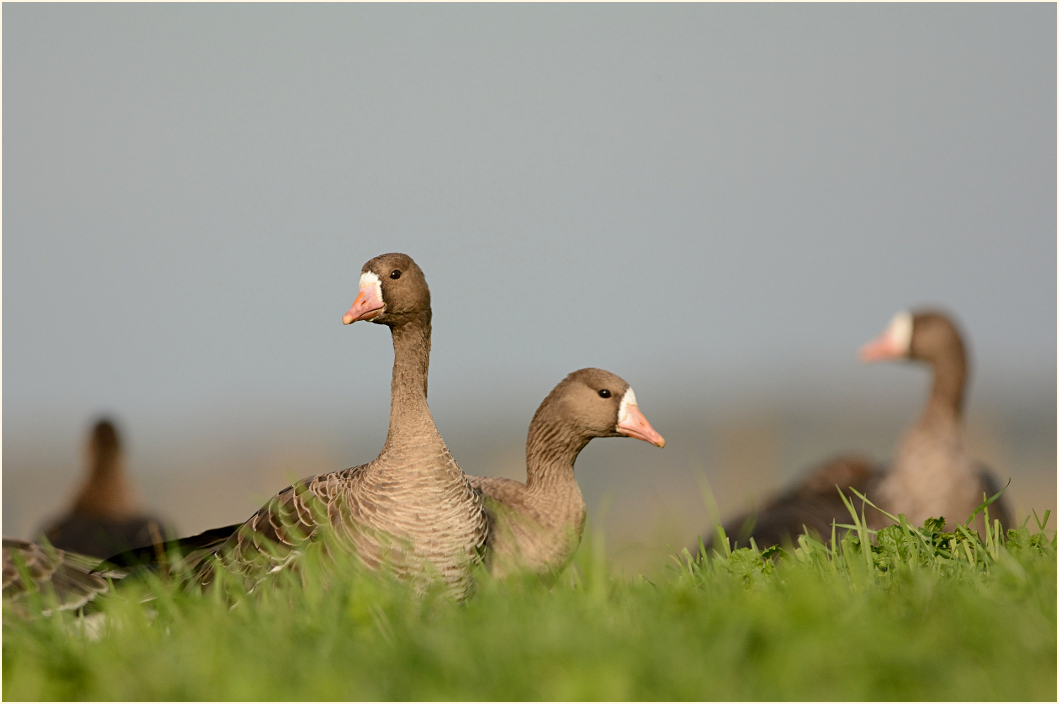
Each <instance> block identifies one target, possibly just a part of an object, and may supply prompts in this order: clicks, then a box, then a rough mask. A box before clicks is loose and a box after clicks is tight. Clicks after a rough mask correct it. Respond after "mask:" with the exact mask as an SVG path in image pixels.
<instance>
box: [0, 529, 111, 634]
mask: <svg viewBox="0 0 1059 704" xmlns="http://www.w3.org/2000/svg"><path fill="white" fill-rule="evenodd" d="M3 560H4V568H3V596H4V601H6V602H7V603H8V604H10V605H11V607H12V608H13V609H14V610H15V612H16V613H19V614H22V615H25V614H26V613H28V606H29V605H28V601H29V599H30V597H31V595H33V594H35V593H37V594H40V595H41V597H42V602H41V604H42V606H44V607H46V610H47V608H50V607H51V606H53V605H54V606H56V607H57V608H58V609H59V610H60V611H66V610H73V609H79V608H81V607H82V606H84V605H85V604H87V603H88V602H89V601H91V600H92V599H95V598H96V597H97V596H99V595H100V594H105V593H106V592H107V591H108V590H109V589H110V584H109V582H108V581H107V580H108V579H109V578H120V577H121V576H122V575H121V574H118V573H112V572H110V571H108V570H106V569H101V570H97V571H95V572H93V569H95V568H97V567H98V566H99V560H97V559H95V558H93V557H87V556H85V555H77V554H74V553H69V552H65V551H63V550H58V549H56V548H54V547H50V546H45V545H38V544H37V543H30V542H27V541H24V540H11V539H9V538H4V540H3ZM51 599H54V601H51Z"/></svg>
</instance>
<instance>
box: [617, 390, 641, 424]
mask: <svg viewBox="0 0 1059 704" xmlns="http://www.w3.org/2000/svg"><path fill="white" fill-rule="evenodd" d="M635 405H637V404H636V394H634V393H633V391H632V387H631V386H630V387H629V390H628V391H626V392H625V395H624V396H622V397H621V405H620V406H618V423H619V424H621V423H624V422H625V419H626V418H628V417H629V410H628V409H629V406H635Z"/></svg>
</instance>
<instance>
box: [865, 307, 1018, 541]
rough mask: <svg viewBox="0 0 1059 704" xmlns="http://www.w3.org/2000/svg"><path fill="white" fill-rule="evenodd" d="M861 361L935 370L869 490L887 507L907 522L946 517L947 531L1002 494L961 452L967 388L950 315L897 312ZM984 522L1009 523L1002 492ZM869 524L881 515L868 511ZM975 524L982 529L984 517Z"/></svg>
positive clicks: (963, 355)
mask: <svg viewBox="0 0 1059 704" xmlns="http://www.w3.org/2000/svg"><path fill="white" fill-rule="evenodd" d="M860 357H861V359H862V360H863V361H865V362H880V361H889V360H908V361H916V362H923V363H926V364H928V365H930V366H931V367H932V368H933V370H934V382H933V384H932V385H931V389H930V396H929V398H928V400H927V405H926V408H925V409H924V410H923V414H922V415H921V416H920V418H919V420H918V421H916V423H915V424H914V425H913V426H912V427H911V428H910V429H909V430H908V432H907V433H906V434H905V436H904V439H903V440H902V441H901V444H900V446H899V447H898V449H897V455H896V457H895V458H894V461H893V464H892V466H891V467H890V470H889V471H888V472H886V473H885V474H884V475H882V476H880V477H879V479H878V487H877V488H876V489H875V491H874V494H875V496H876V497H877V499H878V501H877V503H878V505H879V506H881V507H882V508H884V509H885V510H886V511H887V512H889V513H892V514H894V515H897V514H899V513H901V514H904V515H905V516H906V517H907V518H908V520H909V522H910V523H911V524H912V525H916V526H918V525H921V524H922V523H923V521H925V520H926V519H928V518H945V519H946V521H947V523H946V527H947V528H949V529H950V530H951V529H952V528H953V526H954V525H955V524H956V523H962V522H964V521H965V520H967V518H968V517H969V516H970V515H971V513H972V512H973V511H974V510H975V509H976V508H977V507H978V506H979V505H980V504H981V503H982V500H983V499H982V496H983V494H984V495H985V496H987V497H988V496H992V495H993V494H996V493H997V492H998V491H1000V486H1001V485H1000V482H998V481H997V479H996V477H995V476H994V475H993V474H992V473H991V472H990V471H989V470H988V469H986V468H985V467H983V466H981V465H979V464H977V463H975V462H974V461H973V460H972V459H971V457H970V456H969V455H968V454H967V446H966V445H967V443H966V440H965V438H964V429H963V402H964V395H965V393H966V388H967V378H968V367H969V362H968V359H967V357H968V355H967V351H966V347H965V345H964V341H963V336H962V335H961V334H960V331H959V329H958V328H957V326H956V324H955V323H954V322H953V321H952V319H951V318H950V317H949V316H948V315H946V314H944V313H941V312H939V311H936V310H920V311H917V312H910V311H902V312H900V313H898V314H897V315H895V316H894V317H893V320H892V321H891V322H890V325H889V326H887V328H886V330H885V331H884V332H883V333H882V335H880V336H879V337H878V338H876V339H874V340H872V341H871V342H869V343H867V344H866V345H864V346H863V347H862V348H861V350H860ZM989 515H990V519H993V518H997V519H999V520H1000V523H1001V525H1002V526H1005V527H1006V526H1008V525H1010V524H1011V512H1010V510H1009V507H1008V505H1007V502H1006V501H1005V500H1004V499H1003V497H1001V498H1000V499H998V500H997V501H995V502H993V504H991V505H990V506H989ZM872 523H874V524H876V525H886V519H885V517H884V516H882V515H881V514H879V513H878V512H872ZM974 527H975V529H976V530H977V531H978V532H979V533H980V534H981V533H982V531H983V528H984V527H985V521H984V516H983V514H979V515H978V516H977V517H976V518H975V522H974Z"/></svg>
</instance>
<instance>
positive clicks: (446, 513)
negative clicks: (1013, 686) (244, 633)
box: [198, 254, 487, 598]
mask: <svg viewBox="0 0 1059 704" xmlns="http://www.w3.org/2000/svg"><path fill="white" fill-rule="evenodd" d="M357 320H371V321H372V322H375V323H379V324H382V325H386V326H388V327H389V328H390V331H391V333H392V336H393V347H394V365H393V382H392V386H391V406H390V427H389V432H388V434H387V436H386V444H385V445H384V446H383V449H382V452H381V453H380V454H379V456H378V457H377V458H375V459H374V460H372V461H371V462H369V463H367V464H364V465H360V466H359V467H353V468H351V469H346V470H342V471H339V472H331V473H330V474H322V475H319V476H312V477H307V478H306V479H303V480H302V481H301V482H299V483H298V484H296V485H294V486H291V487H287V488H286V489H284V490H283V491H281V492H280V493H279V494H277V495H276V496H275V497H274V498H273V499H272V500H271V501H269V502H268V504H266V505H265V506H264V507H263V508H262V509H261V510H260V511H258V512H257V513H255V514H254V515H253V516H251V517H250V519H249V520H247V521H246V522H245V523H244V524H243V525H242V526H241V527H240V528H239V530H238V531H237V533H236V534H235V535H233V536H232V537H231V538H229V539H228V540H226V541H225V542H224V543H223V544H222V545H221V546H220V547H219V548H217V549H216V552H217V554H218V556H219V557H220V558H221V560H222V561H223V562H224V563H225V564H226V565H227V566H228V568H229V569H231V570H233V571H235V572H237V573H242V574H243V575H245V577H246V582H247V585H248V586H250V587H253V585H254V584H256V582H257V581H258V580H260V578H261V577H262V576H263V575H264V574H266V573H267V572H270V571H275V570H276V569H280V568H285V567H287V566H290V565H291V564H292V563H293V562H296V561H297V559H298V557H299V556H300V555H301V554H302V552H303V550H302V548H304V544H305V542H306V541H309V540H317V539H321V538H324V537H328V538H329V539H330V540H331V541H333V542H328V543H327V545H328V546H329V549H336V550H342V551H348V552H352V553H354V554H355V555H356V556H357V557H359V559H360V560H361V561H362V562H363V563H364V564H365V565H366V566H368V567H369V568H373V569H374V568H378V567H380V566H382V565H384V564H385V565H386V566H387V567H388V568H390V569H392V570H393V572H394V574H396V575H397V576H399V577H401V578H404V579H407V580H409V581H411V582H412V583H413V584H415V585H416V586H417V587H420V586H422V587H425V586H426V584H428V583H430V582H433V581H436V580H439V579H440V580H441V582H443V583H444V584H446V585H447V586H448V588H449V590H450V591H451V593H452V594H454V595H455V596H456V597H458V598H462V597H464V596H466V595H467V594H469V593H470V591H471V589H472V586H473V585H472V580H471V572H470V569H471V565H472V563H473V562H475V561H476V560H477V559H478V551H479V550H480V549H481V547H482V546H483V545H484V543H485V537H486V530H487V526H486V516H485V512H484V510H483V508H482V502H481V498H480V497H479V495H478V494H477V493H476V492H474V491H473V490H472V489H471V486H470V484H469V483H468V481H467V477H466V476H465V475H464V473H463V471H462V470H461V469H460V467H459V465H457V464H456V462H455V460H453V458H452V455H451V454H449V450H448V448H447V447H446V446H445V442H444V441H443V440H442V439H441V435H440V434H439V433H438V430H437V427H436V426H435V425H434V419H433V417H432V416H431V414H430V409H429V408H428V406H427V371H428V366H429V361H430V332H431V324H430V322H431V309H430V290H429V288H428V287H427V283H426V278H425V277H424V276H423V272H422V271H421V270H420V268H419V267H418V266H417V265H416V263H415V262H414V261H412V259H411V258H410V257H408V256H407V255H405V254H384V255H381V256H379V257H376V258H374V259H372V260H371V261H369V262H368V263H367V264H365V265H364V267H363V269H362V276H361V289H360V294H359V295H358V296H357V300H356V301H355V302H354V304H353V307H352V308H351V309H350V311H349V313H347V314H346V316H345V317H344V318H343V322H345V323H352V322H355V321H357ZM325 534H326V535H325ZM198 580H199V581H200V582H201V583H203V584H207V583H209V582H210V581H212V568H211V567H210V566H209V564H207V565H206V566H205V567H204V568H203V570H202V571H201V573H200V574H199V575H198Z"/></svg>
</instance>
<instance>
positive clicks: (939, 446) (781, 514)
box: [707, 310, 1011, 547]
mask: <svg viewBox="0 0 1059 704" xmlns="http://www.w3.org/2000/svg"><path fill="white" fill-rule="evenodd" d="M860 357H861V359H862V360H863V361H865V362H878V361H884V360H911V361H918V362H925V363H927V364H929V365H931V367H932V368H933V371H934V382H933V385H932V387H931V391H930V396H929V398H928V400H927V405H926V408H925V410H924V411H923V415H922V416H921V417H920V419H919V420H918V421H917V422H916V423H915V425H913V426H912V428H911V429H910V430H909V431H908V433H907V434H906V435H905V437H904V439H903V440H902V442H901V444H900V445H899V446H898V449H897V455H896V457H895V458H894V461H893V463H892V464H891V465H890V466H889V467H886V466H884V465H877V464H873V463H872V462H871V461H870V460H867V459H864V458H862V457H857V456H848V457H840V458H838V459H835V460H832V461H829V462H826V463H824V464H823V465H821V466H820V467H819V468H817V469H815V470H813V471H811V472H810V473H809V475H808V476H807V477H806V479H805V480H803V481H802V482H801V483H800V484H798V485H796V486H795V487H793V488H792V489H790V490H788V491H787V492H785V493H784V494H781V495H780V496H778V497H776V498H774V499H772V500H771V501H769V502H768V503H766V504H765V505H764V506H763V507H762V508H761V509H759V510H757V511H751V512H749V513H746V514H744V515H741V516H739V517H737V518H735V519H732V520H730V521H728V522H726V523H725V524H724V530H725V534H726V535H727V536H728V537H729V538H730V539H731V540H732V541H733V542H734V544H735V545H737V546H739V547H746V546H747V545H749V540H750V538H753V539H754V542H755V543H756V544H757V545H758V547H765V546H768V545H777V544H780V543H783V542H786V541H789V540H792V539H794V538H796V537H797V536H798V535H800V534H802V533H803V532H805V531H806V530H808V531H809V532H810V533H812V534H816V535H820V536H824V537H827V536H830V534H831V524H832V522H836V523H849V522H850V515H849V511H848V510H847V509H846V507H845V505H844V504H843V502H842V500H841V497H839V495H838V489H837V488H836V486H837V487H841V488H842V489H843V491H844V492H845V490H846V489H847V488H850V487H852V488H854V489H856V490H857V491H859V492H860V493H862V494H864V495H866V496H867V497H868V498H869V499H870V500H871V501H872V502H873V503H875V504H876V505H877V506H879V507H880V508H882V509H883V510H885V511H887V512H888V513H891V514H893V515H897V514H904V515H905V516H906V517H907V519H908V521H909V523H911V524H912V525H914V526H920V525H922V524H923V521H925V520H926V519H927V518H942V517H944V518H945V519H946V521H947V523H946V529H948V530H952V529H953V527H954V526H955V525H956V524H957V523H962V522H963V521H965V520H967V518H968V517H969V516H970V515H971V513H972V512H973V511H974V510H975V509H976V508H977V507H978V506H979V505H980V504H981V503H982V501H983V495H984V496H985V497H990V496H993V495H994V494H996V493H997V492H998V491H1000V488H1001V485H1000V483H999V482H997V480H996V479H995V477H994V476H993V475H992V474H991V473H990V472H989V471H988V470H987V469H985V468H984V467H982V466H981V465H978V464H976V463H974V462H973V461H972V460H971V459H970V457H969V456H968V455H967V451H966V443H965V440H964V433H963V401H964V393H965V390H966V385H967V378H968V361H967V353H966V350H965V347H964V343H963V338H962V336H961V335H960V332H959V330H958V329H957V327H956V325H955V324H954V323H953V322H952V320H951V319H950V318H949V317H948V316H946V315H945V314H943V313H939V312H937V311H929V310H924V311H919V312H916V313H911V312H907V311H904V312H901V313H898V314H897V315H896V316H894V318H893V320H892V321H891V322H890V325H889V326H888V327H887V328H886V330H885V331H884V332H883V334H882V335H880V336H879V337H878V338H876V339H875V340H872V341H871V342H869V343H867V344H866V345H864V346H863V347H862V348H861V350H860ZM845 493H847V496H849V497H850V498H855V497H854V495H853V494H852V493H851V492H845ZM988 510H989V517H990V520H991V521H992V519H999V520H1000V523H1001V526H1003V527H1007V526H1009V525H1011V514H1010V510H1009V508H1008V506H1007V502H1006V501H1004V499H1003V497H1001V498H1000V499H997V500H996V501H995V502H993V503H992V504H991V505H990V506H989V507H988ZM866 517H867V519H868V525H869V527H871V528H876V529H877V528H882V527H884V526H886V525H887V524H888V523H889V519H887V518H886V517H885V516H883V515H882V514H881V513H879V512H878V511H875V510H872V509H870V508H869V509H868V510H867V512H866ZM972 525H973V527H974V528H975V529H976V530H977V531H978V532H979V534H982V533H983V528H984V526H985V521H984V514H982V513H980V514H979V515H978V516H977V517H976V518H975V521H974V523H973V524H972ZM707 545H709V543H707Z"/></svg>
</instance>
